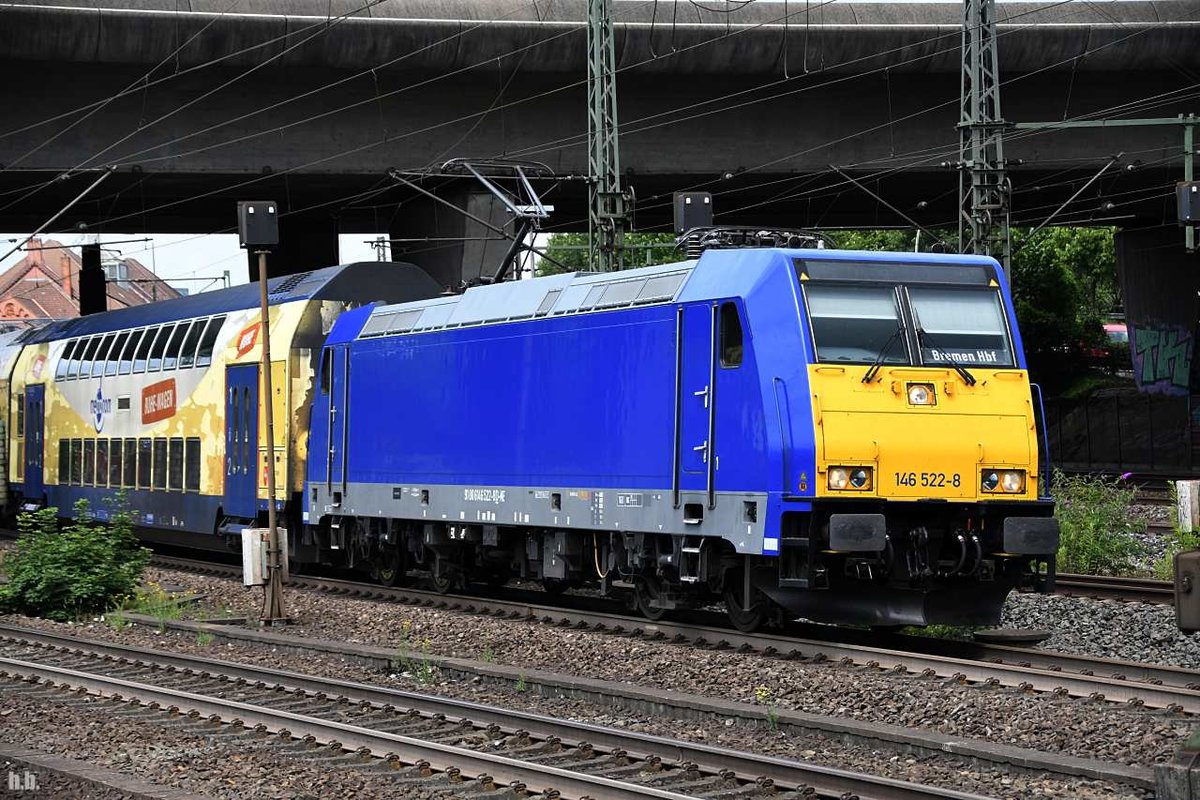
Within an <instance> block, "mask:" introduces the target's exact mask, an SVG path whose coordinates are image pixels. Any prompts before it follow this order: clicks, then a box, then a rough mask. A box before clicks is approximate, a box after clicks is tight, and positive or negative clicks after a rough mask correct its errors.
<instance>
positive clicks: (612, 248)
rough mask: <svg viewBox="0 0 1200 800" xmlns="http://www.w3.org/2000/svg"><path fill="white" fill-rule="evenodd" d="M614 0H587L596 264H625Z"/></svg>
mask: <svg viewBox="0 0 1200 800" xmlns="http://www.w3.org/2000/svg"><path fill="white" fill-rule="evenodd" d="M612 7H613V0H588V6H587V8H588V244H589V247H590V249H591V253H590V255H591V263H592V268H593V269H597V270H599V271H601V272H610V271H612V270H618V269H621V267H622V264H623V260H624V259H623V255H624V246H625V232H626V231H627V230H628V228H629V207H630V205H631V202H630V198H629V197H628V196H627V195H626V194H625V193H624V192H622V191H621V157H620V151H619V148H618V143H617V74H616V66H615V63H616V55H615V51H616V47H615V44H614V34H613V12H612Z"/></svg>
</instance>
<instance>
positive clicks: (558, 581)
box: [542, 578, 571, 597]
mask: <svg viewBox="0 0 1200 800" xmlns="http://www.w3.org/2000/svg"><path fill="white" fill-rule="evenodd" d="M570 588H571V584H570V583H569V582H567V581H565V580H563V579H562V578H542V591H544V592H545V593H546V594H548V595H550V596H551V597H558V596H559V595H561V594H562V593H563V592H565V591H566V590H567V589H570Z"/></svg>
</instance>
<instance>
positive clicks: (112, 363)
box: [104, 331, 129, 375]
mask: <svg viewBox="0 0 1200 800" xmlns="http://www.w3.org/2000/svg"><path fill="white" fill-rule="evenodd" d="M128 343H129V331H122V332H121V333H118V334H117V340H116V341H115V342H113V346H112V349H111V350H109V351H108V359H107V360H106V361H105V362H104V374H105V375H116V374H117V364H118V363H119V362H120V360H121V352H122V351H123V350H124V349H125V345H126V344H128Z"/></svg>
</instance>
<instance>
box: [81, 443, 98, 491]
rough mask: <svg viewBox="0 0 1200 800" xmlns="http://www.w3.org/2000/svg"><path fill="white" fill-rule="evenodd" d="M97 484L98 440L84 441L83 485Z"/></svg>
mask: <svg viewBox="0 0 1200 800" xmlns="http://www.w3.org/2000/svg"><path fill="white" fill-rule="evenodd" d="M95 482H96V440H95V439H84V440H83V485H84V486H91V485H92V484H93V483H95Z"/></svg>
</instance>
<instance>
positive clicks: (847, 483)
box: [829, 467, 875, 492]
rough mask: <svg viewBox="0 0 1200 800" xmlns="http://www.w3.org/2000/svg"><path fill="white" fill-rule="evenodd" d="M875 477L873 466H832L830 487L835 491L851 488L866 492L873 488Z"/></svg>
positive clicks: (830, 469)
mask: <svg viewBox="0 0 1200 800" xmlns="http://www.w3.org/2000/svg"><path fill="white" fill-rule="evenodd" d="M874 477H875V473H874V470H873V469H872V468H871V467H830V468H829V488H830V489H833V490H834V491H843V490H846V489H849V490H852V491H859V492H865V491H867V490H869V489H870V488H871V484H872V483H873V479H874Z"/></svg>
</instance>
